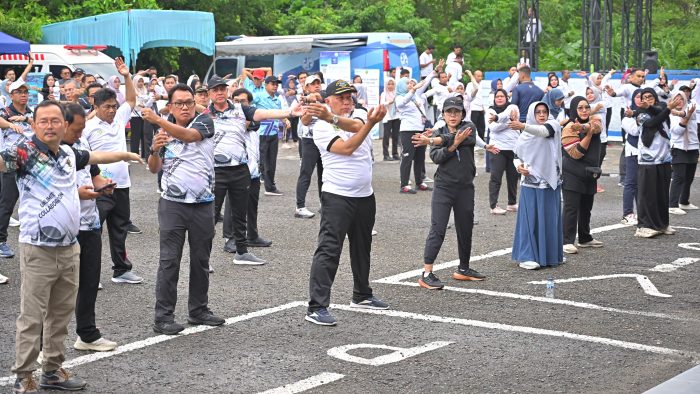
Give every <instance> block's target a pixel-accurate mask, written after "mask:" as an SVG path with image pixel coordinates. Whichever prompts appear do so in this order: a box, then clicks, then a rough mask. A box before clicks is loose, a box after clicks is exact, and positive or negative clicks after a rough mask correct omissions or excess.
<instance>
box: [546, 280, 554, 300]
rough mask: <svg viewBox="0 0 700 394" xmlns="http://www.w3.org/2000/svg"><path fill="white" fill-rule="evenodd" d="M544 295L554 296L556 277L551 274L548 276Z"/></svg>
mask: <svg viewBox="0 0 700 394" xmlns="http://www.w3.org/2000/svg"><path fill="white" fill-rule="evenodd" d="M544 296H545V297H547V298H554V278H552V277H551V276H548V277H547V284H546V286H545V291H544Z"/></svg>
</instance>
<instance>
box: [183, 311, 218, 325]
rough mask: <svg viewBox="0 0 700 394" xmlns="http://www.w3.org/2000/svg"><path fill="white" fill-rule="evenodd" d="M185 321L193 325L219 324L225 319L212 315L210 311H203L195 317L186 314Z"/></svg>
mask: <svg viewBox="0 0 700 394" xmlns="http://www.w3.org/2000/svg"><path fill="white" fill-rule="evenodd" d="M187 322H188V323H190V324H192V325H195V326H199V325H205V326H220V325H222V324H224V323H225V322H226V320H224V319H222V318H220V317H218V316H214V314H213V313H211V312H205V313H202V314H201V315H199V316H197V317H192V316H187Z"/></svg>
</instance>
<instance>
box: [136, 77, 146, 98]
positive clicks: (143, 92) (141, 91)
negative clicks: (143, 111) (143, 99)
mask: <svg viewBox="0 0 700 394" xmlns="http://www.w3.org/2000/svg"><path fill="white" fill-rule="evenodd" d="M140 80H143V87H142V88H139V81H140ZM147 84H148V80H147V79H146V77H144V76H142V75H136V76H135V77H134V90H136V94H137V95H139V96H144V95H147V94H148V87H147V86H146V85H147Z"/></svg>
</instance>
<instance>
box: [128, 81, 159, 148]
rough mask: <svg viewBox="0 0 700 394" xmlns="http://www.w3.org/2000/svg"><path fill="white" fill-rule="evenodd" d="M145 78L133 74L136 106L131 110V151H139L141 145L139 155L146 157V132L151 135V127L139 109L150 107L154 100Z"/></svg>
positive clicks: (147, 146)
mask: <svg viewBox="0 0 700 394" xmlns="http://www.w3.org/2000/svg"><path fill="white" fill-rule="evenodd" d="M147 83H148V81H147V78H146V77H144V76H142V75H136V76H134V88H135V90H136V106H134V109H133V111H132V112H131V122H130V124H131V140H130V143H129V145H130V148H131V152H133V153H139V145H141V157H143V158H144V159H146V158H148V152H149V150H150V148H151V147H150V146H149V145H146V139H145V138H144V137H145V136H146V133H151V135H153V127H152V126H151V124H150V123H148V122H145V121H144V120H143V119H142V118H141V110H143V109H144V108H151V106H152V105H153V103H154V102H155V101H154V95H153V94H152V93H150V92H149V91H148V87H147V86H146V84H147Z"/></svg>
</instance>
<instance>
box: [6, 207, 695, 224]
mask: <svg viewBox="0 0 700 394" xmlns="http://www.w3.org/2000/svg"><path fill="white" fill-rule="evenodd" d="M696 209H697V208H696ZM10 227H19V220H17V219H15V218H13V217H11V216H10Z"/></svg>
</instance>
